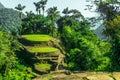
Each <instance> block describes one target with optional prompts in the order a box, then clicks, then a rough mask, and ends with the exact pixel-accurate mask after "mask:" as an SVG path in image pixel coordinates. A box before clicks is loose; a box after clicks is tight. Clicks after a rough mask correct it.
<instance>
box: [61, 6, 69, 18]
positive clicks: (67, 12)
mask: <svg viewBox="0 0 120 80" xmlns="http://www.w3.org/2000/svg"><path fill="white" fill-rule="evenodd" d="M62 13H63V14H65V16H67V15H68V14H69V10H68V7H67V8H65V9H64V10H63V11H62Z"/></svg>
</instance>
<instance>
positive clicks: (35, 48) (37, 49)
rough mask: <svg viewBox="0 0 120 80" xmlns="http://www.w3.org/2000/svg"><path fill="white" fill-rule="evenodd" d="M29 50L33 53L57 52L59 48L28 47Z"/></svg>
mask: <svg viewBox="0 0 120 80" xmlns="http://www.w3.org/2000/svg"><path fill="white" fill-rule="evenodd" d="M27 49H28V51H29V52H32V53H36V52H39V53H50V52H55V51H57V50H58V49H57V48H53V47H29V48H27Z"/></svg>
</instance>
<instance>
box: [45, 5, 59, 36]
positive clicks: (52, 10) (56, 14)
mask: <svg viewBox="0 0 120 80" xmlns="http://www.w3.org/2000/svg"><path fill="white" fill-rule="evenodd" d="M47 14H48V16H50V18H51V26H52V27H51V28H52V29H51V30H52V36H53V37H54V28H55V27H56V26H55V23H56V21H57V20H58V19H59V17H60V14H59V11H57V7H52V8H49V9H48V10H47Z"/></svg>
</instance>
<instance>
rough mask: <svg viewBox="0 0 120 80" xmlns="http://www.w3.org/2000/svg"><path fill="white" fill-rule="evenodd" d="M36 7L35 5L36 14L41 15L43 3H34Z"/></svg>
mask: <svg viewBox="0 0 120 80" xmlns="http://www.w3.org/2000/svg"><path fill="white" fill-rule="evenodd" d="M33 4H34V5H35V7H36V12H37V14H38V13H39V14H41V3H40V1H39V2H37V3H36V2H34V3H33Z"/></svg>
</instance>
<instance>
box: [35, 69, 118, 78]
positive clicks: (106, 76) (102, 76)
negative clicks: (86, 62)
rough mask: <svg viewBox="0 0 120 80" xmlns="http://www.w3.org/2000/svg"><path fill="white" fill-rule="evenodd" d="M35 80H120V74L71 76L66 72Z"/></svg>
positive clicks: (83, 73) (81, 73) (46, 75)
mask: <svg viewBox="0 0 120 80" xmlns="http://www.w3.org/2000/svg"><path fill="white" fill-rule="evenodd" d="M33 80H120V72H112V73H110V72H77V73H71V74H70V75H67V74H65V72H59V71H58V72H51V73H50V74H44V75H40V76H38V77H37V78H34V79H33Z"/></svg>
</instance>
